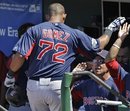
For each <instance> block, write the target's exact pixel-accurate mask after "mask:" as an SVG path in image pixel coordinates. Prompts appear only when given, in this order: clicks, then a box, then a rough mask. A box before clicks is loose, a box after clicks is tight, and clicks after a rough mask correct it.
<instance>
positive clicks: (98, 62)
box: [92, 50, 108, 75]
mask: <svg viewBox="0 0 130 111" xmlns="http://www.w3.org/2000/svg"><path fill="white" fill-rule="evenodd" d="M107 54H108V51H106V50H102V51H101V52H99V53H97V56H96V57H95V59H94V60H93V66H92V70H93V71H94V73H95V74H96V75H104V74H105V73H107V72H108V69H107V67H106V65H105V62H104V59H105V58H106V56H107Z"/></svg>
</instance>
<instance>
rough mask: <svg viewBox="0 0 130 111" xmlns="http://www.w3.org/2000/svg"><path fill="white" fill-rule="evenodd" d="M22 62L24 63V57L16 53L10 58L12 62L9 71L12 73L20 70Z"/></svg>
mask: <svg viewBox="0 0 130 111" xmlns="http://www.w3.org/2000/svg"><path fill="white" fill-rule="evenodd" d="M24 61H25V57H24V56H22V55H21V54H20V53H18V52H17V53H16V54H14V55H13V57H12V62H11V64H10V70H11V71H13V72H16V71H18V70H19V69H20V68H21V66H22V65H23V63H24Z"/></svg>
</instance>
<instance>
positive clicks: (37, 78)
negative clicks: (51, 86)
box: [29, 77, 63, 81]
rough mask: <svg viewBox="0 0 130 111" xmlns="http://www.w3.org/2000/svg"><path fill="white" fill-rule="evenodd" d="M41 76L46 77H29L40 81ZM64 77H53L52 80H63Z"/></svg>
mask: <svg viewBox="0 0 130 111" xmlns="http://www.w3.org/2000/svg"><path fill="white" fill-rule="evenodd" d="M40 78H44V77H30V78H29V79H31V80H35V81H39V79H40ZM62 78H63V77H55V78H51V81H56V80H62Z"/></svg>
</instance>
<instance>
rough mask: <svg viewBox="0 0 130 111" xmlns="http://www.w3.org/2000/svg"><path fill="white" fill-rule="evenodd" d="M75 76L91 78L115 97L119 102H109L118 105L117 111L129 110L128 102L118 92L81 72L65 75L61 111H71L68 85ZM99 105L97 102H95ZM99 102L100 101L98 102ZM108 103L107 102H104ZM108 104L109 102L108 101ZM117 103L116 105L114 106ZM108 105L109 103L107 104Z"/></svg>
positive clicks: (95, 77)
mask: <svg viewBox="0 0 130 111" xmlns="http://www.w3.org/2000/svg"><path fill="white" fill-rule="evenodd" d="M76 75H87V76H89V77H91V78H92V79H93V80H94V81H96V82H97V83H98V84H100V85H102V86H103V87H104V88H106V89H107V90H109V91H110V92H111V93H112V94H113V95H115V96H117V97H118V98H119V99H120V102H119V101H118V102H117V101H115V102H113V103H112V102H111V104H113V105H118V111H128V110H130V109H129V107H130V102H129V101H128V100H127V99H126V98H125V97H124V96H122V95H121V94H120V93H119V92H117V91H115V90H113V89H112V88H111V87H110V86H109V85H108V84H106V83H105V82H104V81H103V80H101V79H100V78H98V77H97V76H96V75H95V74H93V73H92V72H89V71H83V72H74V73H70V72H69V73H65V74H64V77H63V81H62V85H61V104H62V111H71V92H70V85H71V81H72V77H73V76H76ZM97 102H98V103H99V101H97ZM100 102H101V101H100ZM102 102H103V101H102ZM104 102H106V103H108V102H107V101H104ZM109 102H110V101H109ZM116 103H118V104H116ZM109 104H110V103H109Z"/></svg>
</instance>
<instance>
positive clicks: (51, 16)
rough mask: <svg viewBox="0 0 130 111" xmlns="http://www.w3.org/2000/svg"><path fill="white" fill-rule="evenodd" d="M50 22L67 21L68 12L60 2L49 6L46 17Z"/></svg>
mask: <svg viewBox="0 0 130 111" xmlns="http://www.w3.org/2000/svg"><path fill="white" fill-rule="evenodd" d="M46 18H47V19H48V20H49V21H50V22H63V23H64V21H65V18H66V14H65V9H64V7H63V5H61V4H60V3H53V4H51V5H50V6H49V7H48V14H47V17H46Z"/></svg>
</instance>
